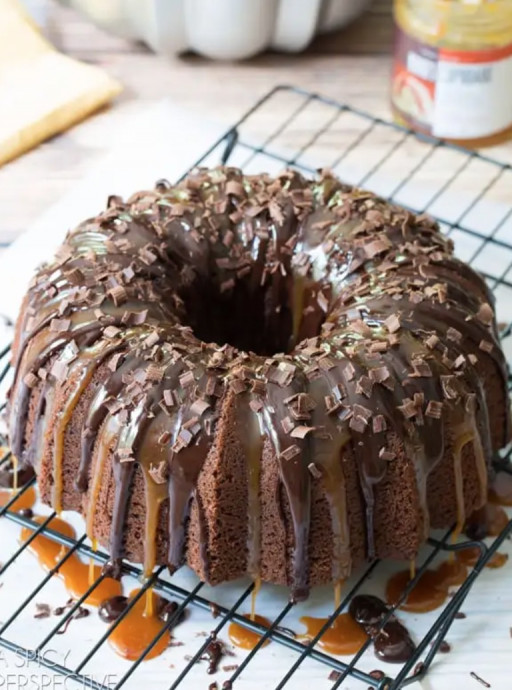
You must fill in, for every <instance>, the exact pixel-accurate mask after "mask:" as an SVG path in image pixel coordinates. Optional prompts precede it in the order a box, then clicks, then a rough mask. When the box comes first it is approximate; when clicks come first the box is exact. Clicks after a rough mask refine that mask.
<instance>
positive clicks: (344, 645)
mask: <svg viewBox="0 0 512 690" xmlns="http://www.w3.org/2000/svg"><path fill="white" fill-rule="evenodd" d="M327 620H328V619H327V618H312V617H310V616H303V617H302V618H301V619H300V622H301V623H302V624H303V625H305V626H306V632H305V633H303V634H302V635H301V636H300V638H301V639H302V640H305V641H311V640H313V639H314V638H315V637H316V636H317V635H318V633H319V632H320V630H321V629H322V627H323V626H324V625H325V624H326V622H327ZM367 639H368V635H367V634H366V633H365V631H364V630H363V628H362V627H361V626H360V625H359V623H356V621H355V620H354V619H353V618H352V616H351V615H350V614H349V613H341V614H340V615H339V616H337V617H336V618H335V620H334V622H333V623H332V625H331V626H330V627H328V628H327V630H326V631H325V632H324V633H323V635H322V636H321V637H320V639H319V640H318V642H317V643H316V644H317V645H318V647H320V649H323V650H324V651H325V652H327V654H336V655H342V656H343V655H346V654H356V653H357V652H358V651H359V650H360V649H361V647H362V646H363V645H364V643H365V642H366V640H367Z"/></svg>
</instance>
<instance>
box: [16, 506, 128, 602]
mask: <svg viewBox="0 0 512 690" xmlns="http://www.w3.org/2000/svg"><path fill="white" fill-rule="evenodd" d="M33 519H34V521H35V522H36V523H39V524H41V523H42V522H44V521H45V520H46V519H47V518H45V517H44V516H36V517H34V518H33ZM48 528H49V529H52V530H54V531H56V532H59V533H60V534H62V535H64V536H66V537H69V538H70V539H75V537H76V535H75V531H74V529H73V527H72V526H71V525H70V524H69V523H68V522H65V521H64V520H62V519H61V518H58V517H54V518H52V519H51V520H50V522H49V523H48ZM33 529H35V527H34V528H32V527H24V528H23V529H22V530H21V535H20V541H21V542H24V541H26V540H27V539H28V538H29V537H30V535H31V534H32V532H33ZM27 548H28V550H29V551H30V552H31V553H33V554H34V555H35V556H36V557H37V559H38V561H39V562H40V563H41V565H42V566H43V567H44V568H45V569H46V570H52V569H53V568H55V566H57V564H58V563H59V561H60V560H61V559H62V558H63V557H64V556H65V554H66V553H67V551H68V550H69V549H68V548H67V547H66V546H63V545H61V544H59V543H58V542H56V541H53V539H51V538H50V537H47V536H44V534H38V535H37V536H36V537H35V538H34V539H33V540H32V541H31V542H30V544H29V545H28V547H27ZM57 575H58V576H59V577H60V578H61V579H62V580H63V581H64V586H65V587H66V589H67V591H68V593H69V595H70V596H71V597H73V598H74V599H79V598H80V597H82V596H83V595H84V594H85V592H86V591H87V590H88V589H89V587H90V577H91V566H90V564H87V563H84V562H83V561H82V560H80V558H79V557H78V555H77V554H76V553H73V554H71V556H69V557H68V558H67V559H66V560H65V561H64V562H63V563H62V564H61V565H60V566H59V569H58V571H57ZM92 575H93V582H95V581H96V580H98V579H99V578H100V576H101V567H100V566H97V565H95V566H93V573H92ZM121 593H122V590H121V584H120V582H118V581H117V580H114V579H112V578H110V577H105V578H103V579H102V580H101V581H100V582H99V583H98V585H97V586H96V587H95V588H94V589H93V590H92V592H91V593H90V594H89V596H88V597H87V599H86V600H85V602H84V603H86V604H90V605H91V606H99V605H100V604H101V602H102V601H104V600H105V599H110V598H111V597H113V596H118V595H120V594H121Z"/></svg>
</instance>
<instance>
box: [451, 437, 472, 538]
mask: <svg viewBox="0 0 512 690" xmlns="http://www.w3.org/2000/svg"><path fill="white" fill-rule="evenodd" d="M474 438H475V435H474V433H473V431H463V432H461V433H460V435H456V438H455V443H454V446H453V470H454V479H455V498H456V501H457V522H456V524H455V529H454V530H453V532H452V535H451V539H452V542H455V541H457V539H458V537H459V535H460V534H462V530H463V529H464V523H465V521H466V509H465V504H464V478H463V475H462V449H463V448H464V446H466V445H467V444H468V443H471V442H473V441H474Z"/></svg>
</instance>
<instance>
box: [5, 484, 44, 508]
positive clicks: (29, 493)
mask: <svg viewBox="0 0 512 690" xmlns="http://www.w3.org/2000/svg"><path fill="white" fill-rule="evenodd" d="M14 495H15V490H14V489H0V508H3V506H5V505H7V503H9V501H10V500H11V499H12V497H13V496H14ZM35 502H36V492H35V489H34V487H33V486H29V487H28V488H27V489H25V490H24V491H23V492H22V493H20V494H19V495H18V496H16V500H15V501H14V502H13V503H12V504H11V507H10V509H9V510H24V509H26V508H32V507H33V506H34V504H35Z"/></svg>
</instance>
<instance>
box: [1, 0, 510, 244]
mask: <svg viewBox="0 0 512 690" xmlns="http://www.w3.org/2000/svg"><path fill="white" fill-rule="evenodd" d="M460 1H461V2H463V3H468V4H469V0H460ZM429 2H430V5H435V3H432V1H431V0H395V7H398V6H399V5H402V6H403V7H406V6H407V7H408V8H409V9H410V10H411V12H412V8H414V9H415V8H416V6H418V7H419V6H425V5H428V4H429ZM478 2H480V0H477V2H476V3H475V0H472V2H471V5H473V6H474V5H475V4H478ZM482 2H483V0H482ZM498 2H500V0H498ZM438 4H439V3H438ZM445 4H446V3H445ZM448 4H449V5H457V3H448ZM509 5H510V3H509ZM509 11H510V10H509ZM502 23H503V22H502ZM509 29H510V32H512V25H511V26H510V27H509ZM393 35H394V21H393V2H392V0H258V2H253V1H252V0H216V2H209V0H60V1H59V2H57V0H0V164H2V163H3V165H1V167H0V210H1V215H0V244H2V245H7V244H8V243H10V242H11V241H12V240H13V239H15V238H16V237H17V236H18V235H19V234H20V233H21V232H23V230H24V229H26V228H27V227H28V226H30V225H31V224H32V223H33V222H34V221H35V220H36V219H37V218H38V217H39V215H40V214H41V213H42V212H43V211H44V210H45V209H46V208H48V207H49V206H50V205H51V204H52V203H54V202H55V201H57V200H58V199H59V198H61V197H62V196H63V195H65V194H66V193H67V192H68V191H69V190H70V189H72V188H73V187H74V185H75V183H76V182H77V180H79V179H81V178H82V177H83V176H84V174H86V173H87V172H89V171H91V170H93V169H94V165H95V163H96V162H97V161H99V160H100V159H101V158H102V157H103V156H104V155H105V153H108V152H109V151H110V150H111V149H112V148H113V147H114V146H116V145H119V144H124V145H125V146H127V147H128V146H130V145H131V144H132V143H133V141H130V135H129V132H128V133H127V131H126V129H127V127H128V128H129V127H130V126H131V125H129V124H128V123H129V122H133V119H132V120H129V118H128V115H135V116H136V115H137V113H139V112H140V113H142V112H144V111H145V110H147V108H148V107H150V106H151V105H152V104H155V103H157V102H160V101H162V99H164V100H166V101H167V102H168V103H169V104H172V106H173V108H174V110H173V118H170V119H169V122H168V126H166V124H165V123H164V124H163V126H162V129H161V131H158V132H154V133H153V134H154V137H156V138H153V139H152V140H151V141H150V143H148V145H149V146H153V147H156V146H158V137H161V138H162V139H165V140H166V141H168V140H169V138H171V139H173V138H174V139H176V141H178V140H180V141H181V140H183V139H184V138H185V139H186V138H189V139H190V138H194V136H195V135H194V134H193V133H191V131H190V130H189V129H187V128H186V125H187V124H188V121H189V119H190V118H194V117H195V118H197V121H198V122H200V123H203V124H202V125H200V126H199V128H198V127H197V124H196V130H195V131H196V132H197V131H199V130H201V129H202V128H204V129H205V130H206V129H208V127H211V132H212V136H213V135H214V134H217V135H218V133H219V132H220V131H222V130H223V129H226V127H228V126H229V125H230V124H232V123H233V122H235V121H236V120H237V119H238V118H239V117H240V116H241V115H242V114H243V113H244V112H246V111H247V109H248V108H250V107H251V106H252V105H253V104H254V103H255V102H256V101H257V99H258V98H260V97H261V96H263V95H264V94H265V93H266V92H268V91H269V89H271V88H272V87H274V86H276V85H277V84H293V85H296V86H299V87H302V88H304V89H307V90H311V91H314V92H317V93H320V94H322V95H323V96H327V97H330V98H333V99H336V100H337V101H341V102H344V103H348V104H349V105H350V106H352V107H355V108H361V109H363V110H365V111H367V112H369V113H370V114H371V115H373V116H375V117H382V118H385V119H390V118H391V109H390V103H389V95H390V84H391V73H392V64H393ZM510 40H511V42H512V38H511V39H510ZM511 74H512V72H511ZM404 94H405V95H404V96H403V98H402V103H405V102H406V100H407V98H406V97H409V98H410V92H409V91H404ZM420 95H421V94H420ZM176 109H179V110H176ZM176 113H178V115H176ZM279 116H280V113H277V112H276V121H278V120H279ZM511 121H512V113H511ZM78 122H79V123H80V124H77V123H78ZM141 122H142V120H141ZM269 124H270V123H269V122H268V121H266V122H264V123H263V124H262V127H263V128H264V129H265V128H266V129H267V130H268V128H269ZM301 126H302V125H301ZM306 126H309V127H312V128H314V126H315V123H306ZM264 134H265V131H263V130H262V132H261V136H264ZM300 134H301V133H300V132H297V135H298V137H299V138H300ZM133 136H135V134H133ZM137 136H139V135H137ZM489 153H490V155H493V156H497V157H498V158H501V159H504V160H506V161H512V145H511V144H510V143H506V142H505V143H501V144H500V145H497V146H493V147H491V149H489ZM7 161H9V162H7ZM135 164H136V163H135ZM160 174H165V171H161V173H160Z"/></svg>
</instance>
